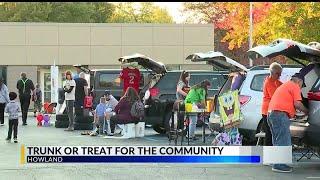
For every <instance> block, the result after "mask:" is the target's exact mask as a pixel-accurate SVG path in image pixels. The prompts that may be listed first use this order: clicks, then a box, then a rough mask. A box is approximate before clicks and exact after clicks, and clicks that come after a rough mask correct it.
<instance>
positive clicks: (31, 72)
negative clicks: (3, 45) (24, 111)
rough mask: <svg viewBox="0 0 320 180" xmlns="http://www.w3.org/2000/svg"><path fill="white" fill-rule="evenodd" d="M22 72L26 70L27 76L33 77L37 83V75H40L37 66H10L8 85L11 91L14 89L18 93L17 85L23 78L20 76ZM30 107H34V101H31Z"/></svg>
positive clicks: (8, 69) (8, 68)
mask: <svg viewBox="0 0 320 180" xmlns="http://www.w3.org/2000/svg"><path fill="white" fill-rule="evenodd" d="M21 72H25V73H26V74H27V78H28V79H31V80H32V81H33V83H34V84H36V83H37V77H38V68H37V66H8V67H7V86H8V89H9V91H13V92H16V93H17V94H18V90H17V88H16V85H17V81H18V80H19V79H20V78H21V76H20V74H21ZM18 99H19V97H18ZM30 108H31V109H33V102H31V104H30Z"/></svg>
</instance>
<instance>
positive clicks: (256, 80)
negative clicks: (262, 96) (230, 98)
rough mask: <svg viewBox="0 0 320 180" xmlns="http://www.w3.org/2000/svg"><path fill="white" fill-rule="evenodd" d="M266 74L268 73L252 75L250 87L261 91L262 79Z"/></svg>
mask: <svg viewBox="0 0 320 180" xmlns="http://www.w3.org/2000/svg"><path fill="white" fill-rule="evenodd" d="M267 76H268V74H259V75H255V76H254V77H253V80H252V83H251V86H250V88H251V89H252V90H254V91H261V92H262V91H263V90H262V89H263V82H264V79H265V78H266V77H267Z"/></svg>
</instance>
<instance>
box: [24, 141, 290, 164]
mask: <svg viewBox="0 0 320 180" xmlns="http://www.w3.org/2000/svg"><path fill="white" fill-rule="evenodd" d="M20 163H21V164H30V163H215V164H260V163H292V147H291V146H264V147H263V146H26V145H21V150H20Z"/></svg>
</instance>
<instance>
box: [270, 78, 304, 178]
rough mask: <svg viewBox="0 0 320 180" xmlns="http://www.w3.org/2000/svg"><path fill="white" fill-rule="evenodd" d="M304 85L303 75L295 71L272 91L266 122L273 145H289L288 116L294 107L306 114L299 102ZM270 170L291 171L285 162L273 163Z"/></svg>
mask: <svg viewBox="0 0 320 180" xmlns="http://www.w3.org/2000/svg"><path fill="white" fill-rule="evenodd" d="M303 86H305V84H304V76H303V75H302V74H300V73H296V74H294V75H293V76H292V78H291V80H290V81H288V82H286V83H284V84H282V85H281V86H280V87H278V88H277V90H276V91H275V92H274V94H273V96H272V98H271V101H270V103H269V108H268V112H269V114H268V124H269V126H270V130H271V134H272V143H273V145H274V146H291V145H292V144H291V134H290V118H293V117H294V116H295V113H296V109H299V110H300V111H302V112H304V113H305V114H308V109H307V108H305V107H304V105H303V104H302V103H301V100H302V98H301V88H302V87H303ZM272 171H276V172H291V171H292V168H291V167H289V166H287V165H286V164H273V166H272Z"/></svg>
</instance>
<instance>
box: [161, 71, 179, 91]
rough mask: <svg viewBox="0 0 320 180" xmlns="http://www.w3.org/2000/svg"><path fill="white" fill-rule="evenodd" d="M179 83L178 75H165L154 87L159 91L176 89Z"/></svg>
mask: <svg viewBox="0 0 320 180" xmlns="http://www.w3.org/2000/svg"><path fill="white" fill-rule="evenodd" d="M178 81H179V75H178V74H177V73H167V74H166V75H164V76H163V77H162V79H161V81H159V82H158V84H157V85H156V87H159V88H160V89H176V87H177V83H178Z"/></svg>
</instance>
